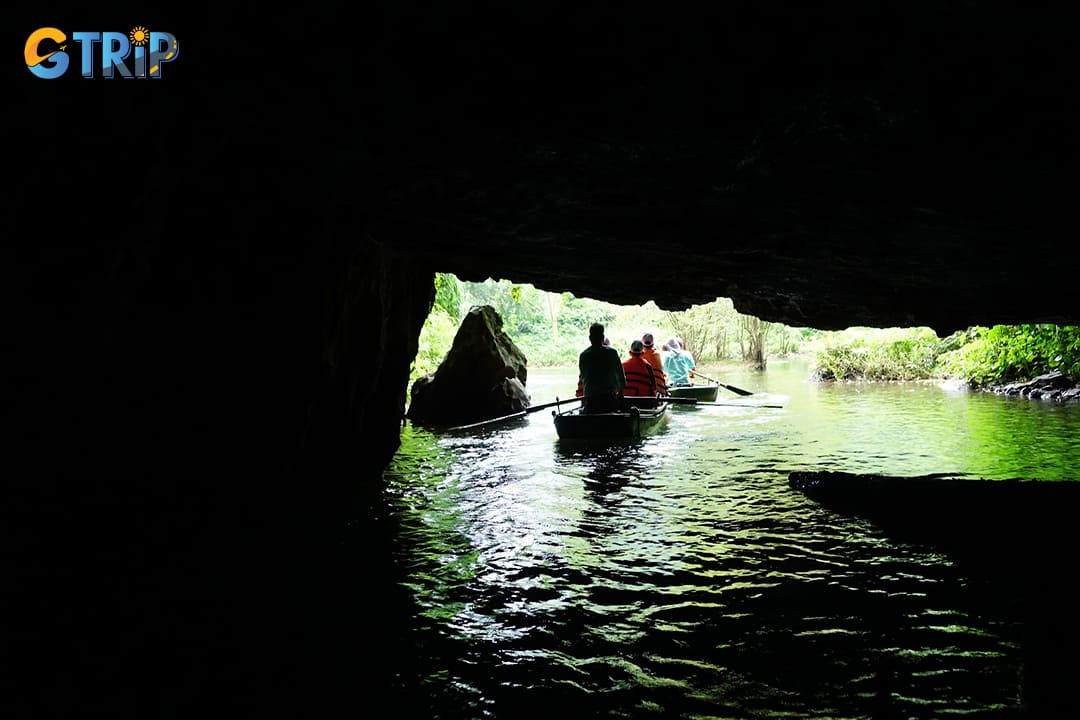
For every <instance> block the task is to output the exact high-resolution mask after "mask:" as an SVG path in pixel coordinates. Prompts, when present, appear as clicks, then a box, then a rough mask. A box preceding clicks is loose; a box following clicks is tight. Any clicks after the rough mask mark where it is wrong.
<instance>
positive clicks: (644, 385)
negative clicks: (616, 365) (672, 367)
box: [622, 355, 656, 397]
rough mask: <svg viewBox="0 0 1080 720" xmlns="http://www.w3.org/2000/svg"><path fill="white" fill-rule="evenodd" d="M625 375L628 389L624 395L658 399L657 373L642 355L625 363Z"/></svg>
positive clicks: (625, 388)
mask: <svg viewBox="0 0 1080 720" xmlns="http://www.w3.org/2000/svg"><path fill="white" fill-rule="evenodd" d="M622 366H623V374H624V375H626V387H624V388H623V395H624V396H627V397H656V373H655V371H654V369H653V366H652V365H650V364H649V363H648V362H647V361H646V360H645V358H643V357H642V356H641V355H631V356H630V357H629V358H627V359H626V360H624V361H623V364H622Z"/></svg>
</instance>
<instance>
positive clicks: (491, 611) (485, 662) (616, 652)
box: [386, 367, 1080, 718]
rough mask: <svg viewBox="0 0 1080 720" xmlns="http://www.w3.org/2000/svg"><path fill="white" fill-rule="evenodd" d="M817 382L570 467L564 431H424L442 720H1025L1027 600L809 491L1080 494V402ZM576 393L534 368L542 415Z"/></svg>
mask: <svg viewBox="0 0 1080 720" xmlns="http://www.w3.org/2000/svg"><path fill="white" fill-rule="evenodd" d="M805 377H806V374H805V368H799V367H792V368H789V369H786V370H785V369H784V368H779V367H778V368H774V369H771V370H770V372H768V373H767V374H761V375H749V374H747V375H742V376H738V377H736V376H730V377H726V378H724V380H725V381H726V382H729V383H731V384H734V385H736V386H739V387H744V388H747V389H751V390H756V391H767V393H768V394H767V395H766V396H765V397H767V400H766V401H767V402H770V403H777V404H781V405H783V406H784V407H783V409H748V408H741V407H709V408H705V407H699V408H688V407H682V408H675V409H674V410H673V415H672V418H671V420H670V422H669V423H668V428H667V429H666V430H665V431H664V432H661V433H658V434H657V435H655V436H651V437H647V438H645V439H644V440H642V441H641V442H640V443H638V444H635V445H629V446H620V447H612V448H605V447H584V448H582V447H576V448H569V447H565V448H564V447H561V446H560V443H559V441H558V439H557V438H556V436H555V433H554V428H553V426H552V422H551V417H550V415H549V414H548V413H547V412H545V411H541V412H538V413H536V414H533V415H530V416H527V417H526V418H524V419H522V420H519V421H515V422H512V423H503V424H499V425H496V426H489V427H486V428H480V429H477V430H475V431H472V432H466V433H459V434H455V435H447V436H441V437H437V436H433V435H431V434H430V433H427V432H425V431H423V430H419V429H414V428H411V427H406V428H405V430H404V431H403V438H402V439H403V443H402V448H401V450H400V452H399V453H398V456H397V458H396V459H395V461H394V463H393V465H392V466H391V468H390V469H389V470H388V472H387V474H386V478H387V482H388V490H387V495H388V502H389V505H390V508H391V513H392V515H393V518H394V520H395V523H396V526H397V528H398V529H397V537H396V541H395V547H396V555H397V557H396V560H397V567H398V568H399V570H400V573H401V579H402V582H403V583H404V584H405V585H406V586H407V587H408V589H409V591H410V593H411V595H412V597H413V599H414V600H415V604H416V607H415V613H414V616H413V617H411V618H410V620H409V623H410V624H411V625H412V630H411V634H410V637H411V638H412V642H413V644H414V647H415V656H416V658H415V662H416V668H417V672H416V673H415V674H414V675H413V678H414V679H413V680H412V681H410V682H414V683H415V685H416V687H414V688H410V689H409V691H410V692H411V693H413V697H414V698H419V703H420V704H421V705H423V706H425V708H426V710H427V712H428V714H430V716H431V717H440V718H484V717H492V718H503V717H505V718H516V717H519V716H520V717H541V716H545V715H550V714H552V713H563V714H567V715H568V717H657V718H660V717H664V718H670V717H679V718H699V717H710V718H712V717H716V718H719V717H785V718H791V717H832V718H865V717H913V718H931V717H940V716H941V715H945V714H949V715H952V714H960V715H963V714H971V715H977V716H981V717H984V716H997V717H1005V716H1009V714H1010V713H1012V712H1014V711H1015V710H1016V708H1018V707H1019V704H1020V692H1021V691H1020V670H1021V653H1020V650H1019V643H1020V636H1021V627H1020V624H1021V619H1020V617H1019V611H1018V610H1017V607H1016V605H1017V602H1016V599H1015V598H1012V597H1009V596H1008V595H1007V594H996V595H988V594H987V593H985V592H981V591H980V587H981V586H979V585H978V584H977V583H974V582H973V581H972V580H970V579H969V578H967V577H965V575H964V573H963V572H962V571H961V570H960V569H959V568H957V567H956V566H955V565H954V564H953V563H952V562H951V561H950V559H949V558H948V557H945V556H943V555H942V554H940V553H938V552H936V551H934V550H933V549H930V548H927V547H921V546H915V545H907V544H904V543H902V542H898V541H896V540H893V539H891V538H889V537H887V536H885V535H884V534H883V533H882V532H880V531H879V530H878V529H877V528H875V527H874V526H872V525H871V524H869V523H867V522H864V521H860V520H858V519H855V518H850V517H845V516H841V515H838V514H835V513H832V512H830V511H827V510H825V509H823V508H821V507H819V506H817V505H816V504H814V503H813V502H811V501H809V500H807V499H806V498H805V497H804V496H802V495H801V494H799V493H796V492H793V491H791V490H790V489H789V488H788V486H787V476H788V473H790V472H791V471H793V470H820V469H831V470H844V471H849V472H881V473H888V474H896V475H919V474H926V473H932V472H946V473H953V474H957V475H961V474H964V475H971V476H976V477H986V478H1008V477H1039V478H1042V479H1066V478H1075V477H1077V472H1076V466H1075V465H1074V464H1073V463H1074V462H1075V461H1074V460H1073V459H1074V458H1076V457H1080V455H1078V453H1077V451H1078V450H1080V447H1078V440H1077V438H1078V437H1080V433H1078V432H1077V430H1080V407H1077V406H1076V405H1072V406H1062V405H1050V404H1045V403H1038V402H1030V401H1026V400H1025V401H1017V400H1012V399H1005V398H999V397H996V396H991V395H984V394H978V395H973V394H969V393H965V392H955V391H948V390H946V389H943V388H940V387H938V386H936V385H932V384H931V385H924V384H918V385H915V384H889V385H816V384H812V383H807V382H805V381H804V378H805ZM574 380H575V378H573V377H567V376H564V375H560V374H546V375H545V374H541V373H535V372H534V373H533V374H532V376H531V377H530V383H529V387H530V391H531V392H532V394H533V401H534V402H536V403H540V402H546V401H549V400H553V399H554V398H555V396H556V395H557V394H558V393H559V392H566V393H567V394H568V395H569V394H572V392H573V387H574V386H573V381H574ZM755 399H757V398H755Z"/></svg>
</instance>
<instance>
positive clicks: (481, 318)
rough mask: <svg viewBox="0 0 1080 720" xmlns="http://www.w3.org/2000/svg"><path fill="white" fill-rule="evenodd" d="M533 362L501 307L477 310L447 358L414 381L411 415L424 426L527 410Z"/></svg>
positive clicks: (466, 320) (469, 315)
mask: <svg viewBox="0 0 1080 720" xmlns="http://www.w3.org/2000/svg"><path fill="white" fill-rule="evenodd" d="M527 364H528V360H527V359H526V358H525V355H524V354H523V353H522V352H521V350H519V349H518V347H517V346H516V345H514V341H513V340H511V339H510V337H509V336H508V335H507V334H506V333H505V332H503V321H502V318H501V317H499V314H498V313H497V312H496V311H495V308H493V307H491V306H490V305H483V306H480V307H475V308H472V309H471V310H470V311H469V312H468V313H467V314H466V315H465V318H464V320H463V321H462V323H461V327H460V328H459V329H458V332H457V335H455V336H454V343H453V346H452V347H451V348H450V352H449V353H448V354H447V356H446V359H445V360H443V362H442V364H441V365H439V368H438V369H437V370H436V371H435V372H434V373H431V374H430V375H426V376H424V377H422V378H420V379H418V380H417V381H416V382H415V383H414V384H413V387H412V402H411V403H410V405H409V410H408V413H407V417H408V418H409V419H410V420H412V421H413V422H414V423H417V424H419V425H432V426H440V425H441V426H446V425H464V424H466V423H473V422H479V421H481V420H488V419H490V418H494V417H499V416H501V415H509V414H510V413H514V412H517V411H519V410H524V409H525V408H527V407H529V394H528V393H527V392H526V391H525V383H526V380H527V377H528V369H527V367H526V366H527Z"/></svg>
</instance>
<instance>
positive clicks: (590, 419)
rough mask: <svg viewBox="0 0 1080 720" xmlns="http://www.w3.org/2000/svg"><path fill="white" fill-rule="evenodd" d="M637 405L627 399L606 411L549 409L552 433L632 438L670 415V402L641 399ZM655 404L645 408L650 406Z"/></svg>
mask: <svg viewBox="0 0 1080 720" xmlns="http://www.w3.org/2000/svg"><path fill="white" fill-rule="evenodd" d="M643 400H644V402H641V403H640V405H643V406H645V407H638V405H637V404H635V403H634V401H632V400H630V401H629V402H627V407H626V409H625V410H620V411H618V412H609V413H586V412H582V408H580V407H575V408H573V409H572V410H567V411H565V412H558V411H552V413H551V414H552V416H553V417H554V418H555V432H556V433H558V435H559V439H560V440H589V441H593V440H595V441H604V442H612V441H624V442H625V441H631V442H632V441H636V440H640V439H641V438H643V437H645V436H647V435H650V434H652V433H654V432H656V431H657V430H659V429H660V428H662V427H663V426H664V425H665V424H666V423H667V420H668V418H669V417H670V415H671V411H670V407H671V405H670V404H669V403H666V402H660V403H656V401H655V400H654V399H653V398H643ZM654 404H655V407H648V406H650V405H654Z"/></svg>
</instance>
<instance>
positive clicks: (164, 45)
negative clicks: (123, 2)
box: [24, 25, 180, 80]
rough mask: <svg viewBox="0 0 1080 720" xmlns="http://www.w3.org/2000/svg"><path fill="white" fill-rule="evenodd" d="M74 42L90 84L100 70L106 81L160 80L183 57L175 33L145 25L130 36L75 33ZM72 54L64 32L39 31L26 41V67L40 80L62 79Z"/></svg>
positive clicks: (72, 37)
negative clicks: (164, 68)
mask: <svg viewBox="0 0 1080 720" xmlns="http://www.w3.org/2000/svg"><path fill="white" fill-rule="evenodd" d="M71 42H72V43H78V44H79V50H78V51H77V55H76V57H78V58H79V59H80V61H81V68H82V76H83V77H84V78H86V79H87V80H90V79H93V78H94V77H95V74H94V71H95V68H98V69H100V71H101V77H103V78H114V77H116V76H117V75H119V76H120V77H122V78H126V79H128V80H130V79H131V78H143V79H145V78H155V79H160V78H161V68H162V66H163V65H164V64H165V63H167V62H173V61H174V60H176V57H177V56H178V55H179V54H180V43H178V42H177V41H176V37H175V36H174V35H173V34H172V33H167V32H150V31H149V30H147V29H146V28H144V27H142V26H141V25H140V26H136V27H134V28H132V30H131V31H130V32H128V33H122V32H74V33H71ZM68 52H75V48H71V50H70V51H69V50H68V37H67V35H65V34H64V31H63V30H58V29H57V28H54V27H43V28H38V29H37V30H35V31H34V32H32V33H30V37H28V38H26V48H25V50H24V53H25V55H26V67H27V68H28V69H29V70H30V72H32V73H34V74H35V75H37V76H38V77H39V78H44V79H45V80H52V79H55V78H58V77H60V76H61V75H63V74H64V73H65V72H67V69H68V65H69V64H70V57H69V55H68ZM129 56H131V65H130V67H129V66H128V63H127V60H128V57H129Z"/></svg>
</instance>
